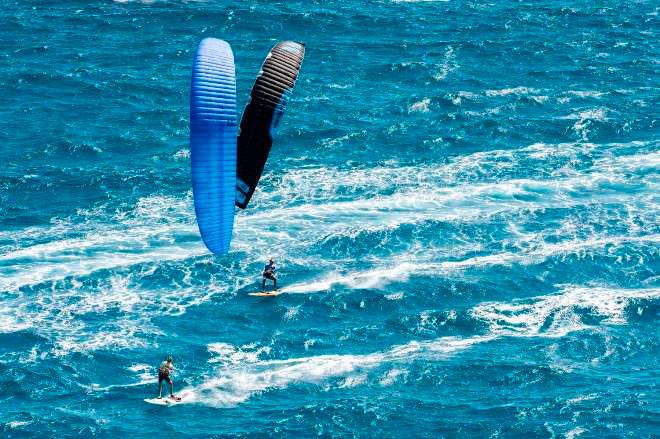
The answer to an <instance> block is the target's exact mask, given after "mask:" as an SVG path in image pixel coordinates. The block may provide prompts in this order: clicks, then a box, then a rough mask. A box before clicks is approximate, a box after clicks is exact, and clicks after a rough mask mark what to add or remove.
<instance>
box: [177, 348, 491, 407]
mask: <svg viewBox="0 0 660 439" xmlns="http://www.w3.org/2000/svg"><path fill="white" fill-rule="evenodd" d="M490 339H492V338H490V337H473V338H470V339H460V338H457V337H442V338H439V339H437V340H432V341H422V342H416V341H415V342H410V343H408V344H405V345H401V346H395V347H393V348H391V349H389V350H388V351H385V352H377V353H373V354H367V355H320V356H314V357H303V358H295V359H288V360H267V361H259V362H257V363H248V364H239V365H236V366H235V367H224V368H220V369H218V370H217V371H216V373H215V375H214V376H213V377H211V378H209V379H206V380H205V381H204V382H203V383H202V384H200V385H198V386H194V387H189V388H186V389H184V390H182V392H186V393H188V394H190V395H192V396H191V397H190V398H189V400H188V401H189V402H191V403H198V404H204V405H209V406H213V407H228V406H235V405H237V404H240V403H242V402H244V401H246V400H247V399H249V398H250V397H251V396H253V395H256V394H260V393H263V392H265V391H268V390H272V389H284V388H287V387H288V386H290V385H292V384H296V383H310V384H317V385H322V384H323V383H325V382H326V380H328V379H329V378H343V379H342V380H341V383H340V384H339V385H340V386H344V387H345V386H351V385H359V384H360V383H363V382H365V381H366V378H365V375H366V374H367V373H368V372H369V371H370V370H373V369H374V368H376V367H378V366H379V365H381V364H383V363H390V362H409V361H413V360H414V359H418V358H422V357H423V358H428V359H436V360H439V359H444V358H448V357H450V356H452V355H453V354H455V353H457V352H460V351H462V350H465V349H467V348H469V347H470V346H472V345H473V344H475V343H481V342H484V341H487V340H490ZM400 373H404V372H400ZM393 374H395V375H396V373H393ZM383 378H384V379H385V380H386V381H385V383H387V375H385V376H384V377H383ZM390 378H396V377H395V376H394V375H393V376H391V377H390Z"/></svg>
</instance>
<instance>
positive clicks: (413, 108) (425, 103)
mask: <svg viewBox="0 0 660 439" xmlns="http://www.w3.org/2000/svg"><path fill="white" fill-rule="evenodd" d="M430 104H431V99H429V98H424V99H422V100H421V101H419V102H415V103H413V104H411V105H410V106H409V107H408V113H428V112H429V105H430Z"/></svg>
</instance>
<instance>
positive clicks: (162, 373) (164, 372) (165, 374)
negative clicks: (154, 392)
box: [158, 355, 181, 401]
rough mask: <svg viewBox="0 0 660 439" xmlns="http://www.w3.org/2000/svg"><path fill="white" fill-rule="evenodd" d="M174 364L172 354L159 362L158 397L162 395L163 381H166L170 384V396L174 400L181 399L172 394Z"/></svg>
mask: <svg viewBox="0 0 660 439" xmlns="http://www.w3.org/2000/svg"><path fill="white" fill-rule="evenodd" d="M173 371H174V365H173V364H172V356H171V355H170V356H168V357H167V359H166V360H165V361H163V362H162V363H160V367H159V368H158V399H161V398H162V397H163V381H165V382H167V384H168V385H169V386H170V398H171V399H173V400H175V401H181V398H179V397H178V396H175V395H174V383H173V382H172V377H171V375H172V372H173Z"/></svg>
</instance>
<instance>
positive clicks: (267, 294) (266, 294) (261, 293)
mask: <svg viewBox="0 0 660 439" xmlns="http://www.w3.org/2000/svg"><path fill="white" fill-rule="evenodd" d="M283 292H284V291H282V290H275V291H258V292H256V293H248V296H259V297H270V296H279V295H280V294H282V293H283Z"/></svg>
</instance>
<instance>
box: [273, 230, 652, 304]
mask: <svg viewBox="0 0 660 439" xmlns="http://www.w3.org/2000/svg"><path fill="white" fill-rule="evenodd" d="M526 239H527V240H529V241H531V242H532V243H534V242H539V244H536V245H532V247H531V248H529V249H527V250H525V249H524V248H521V250H520V251H518V252H501V253H496V254H490V255H484V256H474V257H470V258H466V259H461V260H456V261H438V262H435V263H433V262H430V261H429V258H428V253H427V254H425V256H424V258H423V259H422V260H419V261H416V259H418V258H419V252H417V251H411V252H410V253H406V254H402V255H397V256H396V257H395V262H396V260H397V259H398V260H400V261H405V262H400V263H398V264H396V263H395V264H394V265H389V266H386V267H376V268H370V269H366V270H361V271H353V272H349V273H340V272H334V273H330V274H328V275H325V276H324V277H323V278H322V279H320V280H315V281H312V282H302V283H297V284H293V285H290V286H287V287H285V288H283V292H286V293H289V294H302V293H315V292H321V291H327V290H329V289H331V288H332V287H333V286H336V285H342V286H346V287H349V288H351V289H381V288H384V287H386V286H389V285H390V284H391V283H393V282H406V281H407V280H408V278H409V277H410V276H411V275H428V276H434V275H439V274H442V275H443V276H445V277H446V276H450V275H451V274H452V273H456V272H459V273H460V272H463V271H465V270H467V269H474V268H487V267H491V266H500V265H501V266H509V265H514V264H519V265H532V264H537V263H541V262H543V261H544V260H546V259H548V258H550V257H557V256H568V255H578V256H579V257H581V258H585V257H589V256H590V255H591V254H592V252H594V251H597V250H598V249H602V250H605V249H606V248H607V249H609V251H611V248H610V247H611V246H621V245H627V244H634V243H637V244H651V245H652V244H658V243H660V234H652V235H645V236H638V237H635V236H625V235H624V236H607V237H594V238H591V239H586V240H567V241H563V242H557V243H551V244H548V243H543V242H542V240H541V239H539V237H536V236H535V235H532V236H528V237H527V238H526Z"/></svg>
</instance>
